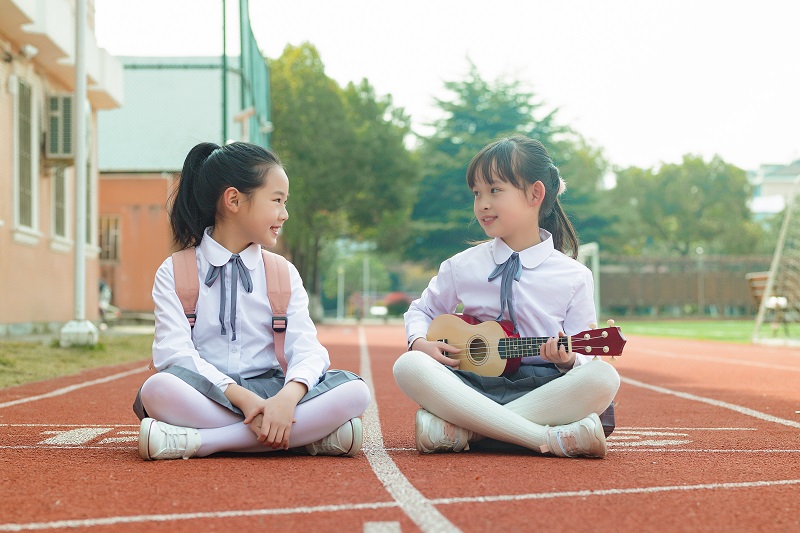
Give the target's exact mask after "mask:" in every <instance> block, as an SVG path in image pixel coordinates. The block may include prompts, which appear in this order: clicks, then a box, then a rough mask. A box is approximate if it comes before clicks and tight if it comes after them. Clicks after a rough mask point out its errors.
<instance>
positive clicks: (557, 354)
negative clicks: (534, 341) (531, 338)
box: [539, 331, 575, 370]
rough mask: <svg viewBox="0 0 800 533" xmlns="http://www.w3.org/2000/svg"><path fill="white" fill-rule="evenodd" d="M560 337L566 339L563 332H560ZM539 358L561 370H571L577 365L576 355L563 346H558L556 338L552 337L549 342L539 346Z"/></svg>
mask: <svg viewBox="0 0 800 533" xmlns="http://www.w3.org/2000/svg"><path fill="white" fill-rule="evenodd" d="M558 336H559V337H566V335H564V333H563V332H561V331H559V332H558ZM539 356H540V357H541V358H542V359H544V360H545V361H548V362H550V363H554V364H555V365H556V366H557V367H559V368H560V369H561V370H569V369H571V368H572V367H573V366H574V365H575V353H574V352H567V349H566V348H565V347H564V346H563V345H562V346H559V345H558V339H557V338H556V337H550V338H549V339H547V342H545V343H544V344H542V345H541V346H539Z"/></svg>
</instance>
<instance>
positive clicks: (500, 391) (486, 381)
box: [447, 364, 564, 405]
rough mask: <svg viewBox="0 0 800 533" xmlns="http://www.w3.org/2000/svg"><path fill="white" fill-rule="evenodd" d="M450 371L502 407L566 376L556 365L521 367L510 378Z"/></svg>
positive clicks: (464, 371)
mask: <svg viewBox="0 0 800 533" xmlns="http://www.w3.org/2000/svg"><path fill="white" fill-rule="evenodd" d="M447 368H450V367H447ZM450 370H451V371H452V372H453V374H455V375H456V376H457V377H458V378H459V379H460V380H461V381H463V382H464V383H465V384H467V385H469V386H470V387H472V388H473V389H475V390H476V391H478V392H480V393H481V394H483V395H484V396H486V397H487V398H489V399H490V400H494V401H495V402H497V403H499V404H502V405H505V404H507V403H508V402H513V401H514V400H516V399H517V398H520V397H522V396H524V395H526V394H527V393H529V392H531V391H532V390H534V389H538V388H539V387H541V386H542V385H544V384H546V383H549V382H551V381H553V380H554V379H558V378H560V377H561V376H563V375H564V374H562V373H561V372H560V371H559V370H558V368H556V365H554V364H544V365H520V367H519V370H517V371H516V372H515V373H513V374H511V375H510V376H497V377H487V376H480V375H478V374H475V373H474V372H468V371H466V370H454V369H452V368H450Z"/></svg>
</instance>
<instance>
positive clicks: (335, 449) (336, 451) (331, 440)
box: [305, 418, 364, 457]
mask: <svg viewBox="0 0 800 533" xmlns="http://www.w3.org/2000/svg"><path fill="white" fill-rule="evenodd" d="M363 442H364V432H363V430H362V428H361V419H360V418H351V419H350V420H348V421H347V422H345V423H344V424H342V425H341V426H339V428H338V429H337V430H336V431H334V432H333V433H331V434H330V435H328V436H327V437H325V438H324V439H321V440H318V441H317V442H312V443H311V444H308V445H306V447H305V448H306V451H307V452H308V453H310V454H311V455H345V456H347V457H353V456H354V455H355V454H357V453H358V452H359V450H361V444H362V443H363Z"/></svg>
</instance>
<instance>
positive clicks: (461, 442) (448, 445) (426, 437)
mask: <svg viewBox="0 0 800 533" xmlns="http://www.w3.org/2000/svg"><path fill="white" fill-rule="evenodd" d="M414 426H415V432H416V438H415V441H416V445H417V451H418V452H419V453H433V452H440V451H442V452H444V451H448V452H460V451H462V450H469V439H470V438H472V436H473V433H472V432H471V431H469V430H466V429H464V428H460V427H458V426H457V425H455V424H451V423H450V422H447V421H445V420H442V419H441V418H439V417H438V416H435V415H432V414H431V413H429V412H428V411H426V410H425V409H420V410H419V411H417V415H416V417H415V419H414Z"/></svg>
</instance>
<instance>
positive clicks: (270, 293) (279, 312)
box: [261, 250, 292, 374]
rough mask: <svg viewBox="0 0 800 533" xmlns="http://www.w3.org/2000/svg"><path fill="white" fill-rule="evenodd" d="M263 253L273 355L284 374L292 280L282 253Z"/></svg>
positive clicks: (262, 251)
mask: <svg viewBox="0 0 800 533" xmlns="http://www.w3.org/2000/svg"><path fill="white" fill-rule="evenodd" d="M261 253H262V254H263V255H264V272H265V273H266V276H267V297H268V298H269V305H270V307H272V331H273V332H274V339H275V356H276V357H277V358H278V363H280V365H281V368H282V369H283V373H284V374H286V368H287V364H286V353H285V352H284V344H285V342H286V328H287V327H288V325H289V318H288V317H287V316H286V313H287V311H288V309H289V300H290V299H291V297H292V282H291V280H290V278H289V262H288V261H287V260H286V258H285V257H283V256H282V255H278V254H274V253H272V252H268V251H266V250H261Z"/></svg>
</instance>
